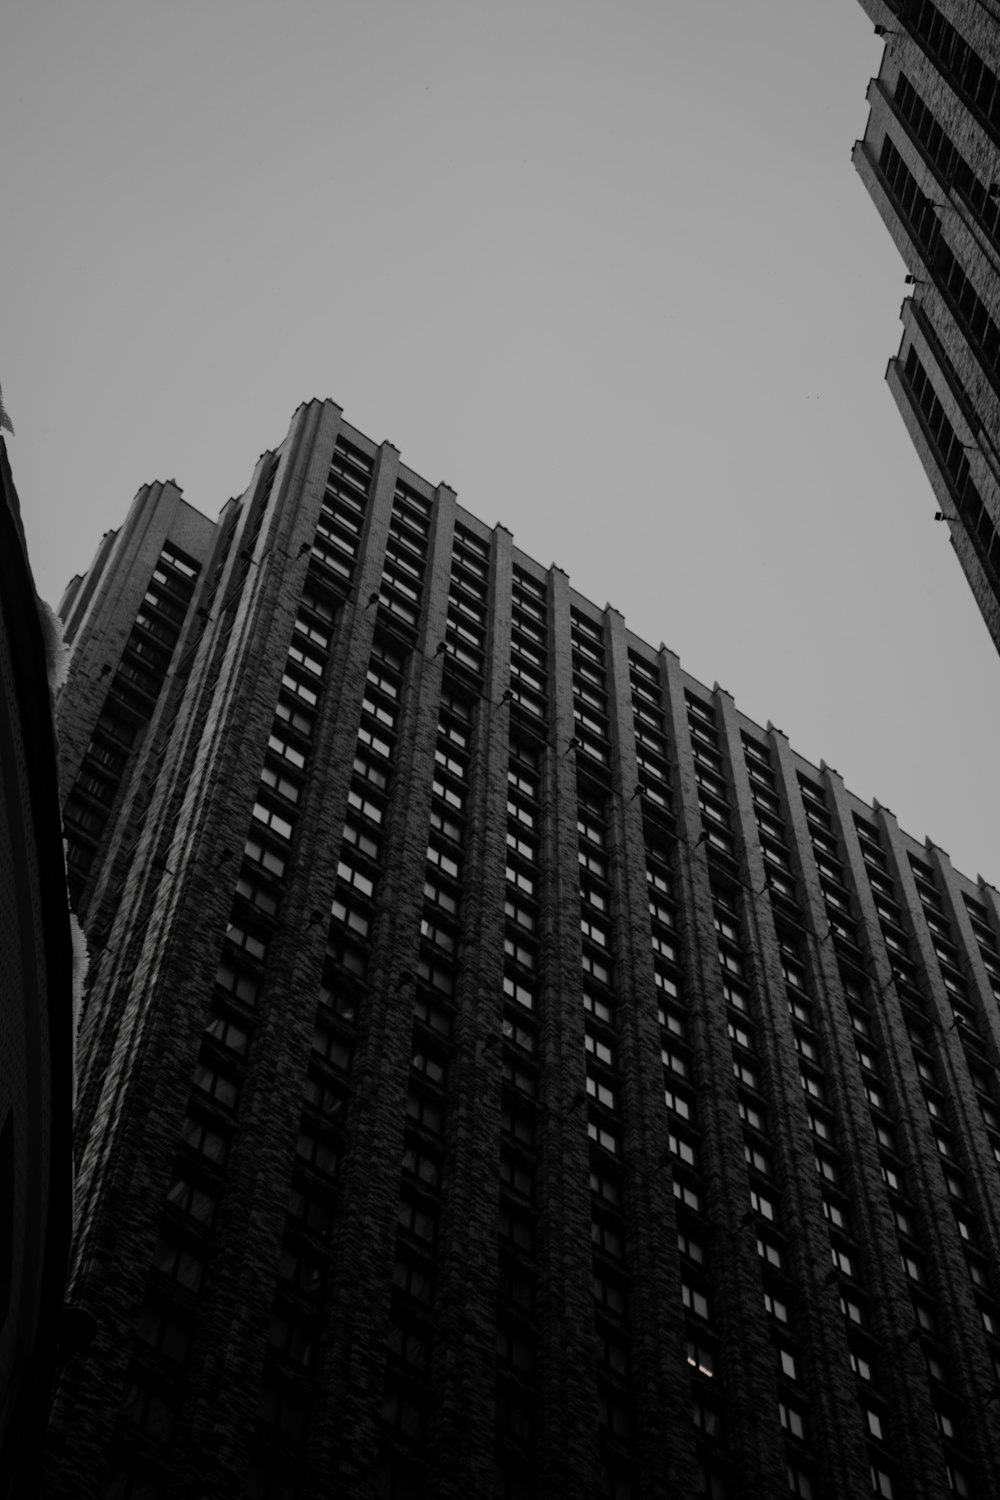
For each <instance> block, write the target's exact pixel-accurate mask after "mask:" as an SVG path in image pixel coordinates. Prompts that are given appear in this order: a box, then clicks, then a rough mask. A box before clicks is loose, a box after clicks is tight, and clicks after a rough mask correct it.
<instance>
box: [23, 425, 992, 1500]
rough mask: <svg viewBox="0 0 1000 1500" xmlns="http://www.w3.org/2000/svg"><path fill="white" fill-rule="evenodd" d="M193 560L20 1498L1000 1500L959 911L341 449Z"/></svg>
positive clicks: (507, 557)
mask: <svg viewBox="0 0 1000 1500" xmlns="http://www.w3.org/2000/svg"><path fill="white" fill-rule="evenodd" d="M118 537H119V538H120V541H118V542H116V545H123V546H128V545H130V538H129V523H128V522H126V525H125V526H124V527H123V528H122V530H121V532H120V533H118ZM202 556H203V564H202V566H201V567H200V570H199V572H198V576H197V580H196V583H195V585H194V588H193V592H192V594H191V598H190V603H189V605H188V609H187V613H186V615H185V617H184V619H183V621H182V622H180V634H179V637H178V643H177V646H176V648H175V656H174V657H173V658H172V660H173V662H174V665H173V666H172V667H171V669H170V671H169V672H168V673H167V675H166V676H165V678H164V682H163V689H162V692H161V694H160V696H159V697H158V698H157V699H156V702H155V704H154V706H153V708H152V710H151V713H150V715H149V718H148V720H147V727H146V729H145V730H144V733H143V737H142V740H141V743H139V744H138V745H137V747H136V751H135V757H134V763H133V767H132V769H131V771H130V779H129V783H128V786H127V788H125V790H124V791H123V793H122V799H121V801H120V803H119V804H118V807H117V811H116V812H115V813H114V815H113V816H112V817H111V818H110V820H109V822H108V826H107V831H106V833H105V835H104V842H103V843H102V845H101V847H100V851H99V853H98V855H97V857H96V858H95V862H94V865H93V869H92V871H91V873H90V874H89V876H88V884H87V888H86V899H87V920H88V922H89V923H90V924H91V925H92V926H93V927H94V928H96V930H97V933H98V940H99V941H98V946H99V957H98V959H97V962H96V964H95V966H94V971H93V976H92V982H91V985H90V989H89V992H88V995H87V997H86V1002H85V1012H84V1021H83V1026H82V1029H81V1042H80V1047H81V1058H80V1066H81V1097H80V1105H79V1110H78V1121H79V1139H78V1160H79V1177H78V1193H77V1220H78V1233H77V1243H76V1247H75V1253H74V1261H73V1270H72V1283H71V1284H72V1293H73V1296H74V1298H75V1299H76V1300H77V1301H79V1302H80V1303H82V1304H84V1305H86V1306H89V1307H91V1308H92V1309H93V1311H94V1313H95V1315H96V1317H97V1320H98V1323H99V1332H98V1335H97V1337H96V1339H95V1340H94V1343H93V1345H92V1346H91V1348H90V1349H89V1350H88V1352H87V1353H86V1355H83V1356H80V1357H79V1358H77V1359H76V1360H75V1361H72V1362H71V1363H70V1364H69V1365H68V1366H67V1367H66V1370H65V1373H64V1375H63V1378H62V1380H61V1382H60V1385H59V1388H58V1392H57V1403H56V1412H55V1417H54V1420H53V1424H52V1427H51V1432H50V1439H49V1445H48V1467H47V1471H46V1480H45V1485H44V1488H43V1494H44V1495H45V1496H46V1497H49V1500H56V1497H69V1496H71V1495H72V1496H74V1497H76V1496H79V1495H95V1496H102V1497H107V1500H111V1497H126V1496H128V1497H134V1500H152V1497H161V1496H162V1497H164V1500H167V1497H177V1500H181V1497H188V1496H192V1495H206V1496H209V1495H221V1494H233V1495H237V1496H244V1495H245V1496H249V1497H254V1500H262V1497H278V1496H281V1497H287V1500H292V1497H302V1500H314V1497H315V1500H319V1497H321V1496H327V1495H329V1494H331V1493H344V1494H350V1495H351V1496H352V1497H357V1500H375V1497H379V1500H388V1497H399V1500H402V1497H417V1496H422V1497H423V1500H450V1497H454V1500H467V1497H469V1496H480V1495H482V1496H489V1495H495V1496H505V1497H512V1500H513V1497H519V1500H520V1497H529V1496H534V1497H539V1500H543V1497H544V1500H548V1497H557V1496H558V1497H574V1500H592V1497H594V1500H596V1497H598V1496H613V1497H616V1500H628V1497H641V1500H646V1497H649V1500H653V1497H655V1500H660V1497H662V1500H667V1497H668V1496H675V1495H685V1496H688V1495H690V1496H700V1495H705V1496H711V1497H714V1500H720V1497H725V1496H733V1497H737V1496H738V1497H744V1496H746V1497H750V1496H753V1497H762V1500H763V1497H767V1500H770V1497H778V1496H782V1497H783V1496H786V1495H787V1494H789V1493H793V1494H798V1495H803V1496H811V1497H813V1500H819V1497H823V1496H826V1497H827V1500H842V1497H852V1500H853V1497H857V1500H861V1497H863V1496H864V1497H867V1496H869V1495H871V1494H872V1493H873V1492H874V1493H877V1494H883V1495H896V1496H897V1497H903V1496H906V1497H919V1500H938V1497H943V1496H945V1495H953V1494H959V1495H969V1496H979V1497H981V1500H987V1497H989V1496H992V1495H994V1494H996V1493H1000V1420H998V1417H997V1408H996V1399H995V1394H994V1393H995V1391H996V1389H997V1385H998V1379H1000V1373H998V1372H1000V1284H998V1282H997V1270H996V1267H997V1265H998V1264H1000V1178H998V1171H1000V1167H998V1163H1000V1087H998V1081H997V1074H996V1062H997V1058H998V1050H997V1049H998V1044H1000V1015H998V1010H997V997H998V996H1000V898H998V897H997V894H996V892H995V891H994V890H993V888H992V887H990V886H988V885H986V884H985V882H983V881H981V880H980V881H970V880H968V879H966V878H965V877H963V876H961V875H959V874H957V873H956V872H955V871H953V870H952V868H951V866H950V863H949V861H948V859H947V856H946V855H944V854H943V853H942V852H941V851H940V850H938V849H937V848H935V847H934V846H931V845H924V844H919V843H917V842H916V841H914V840H913V839H911V838H909V837H908V836H907V835H905V834H903V833H902V832H901V831H900V830H899V829H898V827H897V826H896V824H895V821H894V820H893V818H892V815H891V813H889V812H888V811H887V810H886V809H883V808H879V807H871V806H868V805H866V804H864V803H861V802H860V801H858V799H856V798H854V797H853V796H851V794H850V793H849V792H848V791H847V790H846V789H845V788H844V786H843V784H842V782H841V781H840V778H839V777H838V776H837V773H836V772H835V771H833V770H831V769H830V768H827V767H825V766H822V765H821V766H820V767H818V768H817V767H815V766H812V765H810V764H809V763H808V762H806V761H805V760H803V759H802V758H801V757H799V756H797V755H796V754H795V752H794V751H793V750H792V749H791V748H790V747H789V745H788V744H787V741H786V740H785V738H784V736H783V735H782V734H781V732H780V731H779V730H777V729H775V728H773V727H771V726H768V727H767V728H761V727H760V726H758V725H756V724H754V723H752V722H751V721H750V720H748V719H747V718H745V717H744V716H743V715H741V714H740V713H739V711H738V710H737V708H736V706H735V705H734V704H733V702H732V700H731V699H730V698H729V696H728V695H727V694H726V693H725V692H724V691H723V690H721V689H720V688H718V687H715V688H712V689H709V688H707V687H705V686H704V685H702V684H700V683H698V682H697V681H695V680H694V679H693V678H691V677H690V676H689V675H688V674H687V673H685V672H684V671H683V669H682V668H681V666H680V663H679V662H678V660H677V658H676V657H675V656H674V655H673V654H672V653H671V652H670V651H668V650H667V649H666V648H665V647H662V646H661V647H660V648H659V649H654V648H653V647H651V646H649V645H648V644H646V643H645V642H643V641H642V640H640V639H639V638H638V637H636V636H635V635H633V634H632V632H630V631H629V630H628V627H627V625H626V623H625V621H624V620H623V619H622V617H621V615H620V614H618V613H617V611H615V610H613V609H611V608H610V607H609V608H606V609H603V610H602V609H599V608H597V607H595V606H594V605H593V604H592V603H590V602H589V601H588V600H586V599H584V598H583V597H582V596H580V595H579V594H577V593H576V592H575V591H574V590H573V589H572V587H571V586H570V583H569V580H568V579H567V578H566V576H565V574H564V573H562V572H561V571H560V570H559V569H558V568H555V567H553V568H551V569H544V568H542V567H540V566H539V565H538V564H537V563H536V562H534V561H533V560H532V559H531V558H529V557H527V556H526V555H525V554H523V553H522V552H520V551H519V550H518V549H517V548H516V547H515V546H514V545H513V543H512V540H511V537H510V535H509V533H508V532H506V531H505V530H504V529H503V528H502V527H496V528H494V529H492V530H491V529H490V528H488V527H486V526H484V525H483V524H482V523H481V522H480V521H478V520H477V519H476V518H475V517H474V516H473V515H471V514H470V513H468V512H467V511H465V510H464V509H463V508H462V507H460V506H459V505H458V504H457V500H456V497H455V495H454V494H453V492H452V491H450V490H449V489H448V488H447V487H446V486H443V485H439V486H436V487H435V486H432V485H430V484H428V483H427V482H426V481H425V480H423V479H422V478H420V476H418V475H416V474H415V473H413V472H412V471H411V470H409V469H408V468H406V467H405V465H403V464H402V463H401V462H400V458H399V454H398V453H397V451H396V450H395V448H393V447H392V445H390V444H388V443H382V444H376V443H373V442H372V441H371V440H369V439H368V438H366V437H365V436H364V435H363V434H361V433H359V432H357V431H356V430H354V429H353V428H351V427H349V426H348V425H347V424H346V423H344V421H343V419H342V414H341V411H340V409H339V408H338V407H337V406H335V405H334V404H333V403H331V402H311V403H308V404H307V405H305V406H304V407H302V408H300V410H299V411H298V412H297V413H296V415H295V418H294V419H293V422H292V426H291V429H290V431H289V433H288V436H287V438H286V439H285V441H284V443H283V444H282V445H281V447H280V448H279V449H277V450H276V451H275V452H274V453H273V454H264V455H263V456H262V458H261V460H260V461H259V463H258V466H257V469H256V471H255V474H254V478H253V481H252V483H251V485H250V487H249V489H248V490H247V492H246V494H245V496H243V497H241V498H240V499H239V500H237V501H233V502H230V504H229V505H228V506H227V507H226V508H225V510H224V511H223V514H222V516H221V518H220V521H219V523H218V527H217V528H216V530H215V532H214V534H213V535H212V536H211V537H206V538H205V542H204V548H203V553H202ZM87 590H88V584H87V581H86V580H83V582H82V583H80V584H77V585H76V587H75V589H74V591H73V595H72V598H71V601H70V603H71V607H73V605H74V601H77V600H80V599H83V598H84V597H85V595H86V594H87ZM90 595H91V597H93V598H95V599H96V591H94V590H90ZM118 607H119V606H118V603H117V601H115V600H113V599H111V598H108V599H107V601H106V603H105V604H104V605H101V604H100V603H95V604H94V605H92V606H90V614H89V618H88V622H87V624H86V625H85V626H81V628H80V630H79V631H78V632H77V635H76V649H77V651H78V652H79V653H81V654H80V657H79V659H80V660H81V661H82V660H84V659H87V660H89V659H90V658H89V657H88V656H87V652H88V650H90V646H89V643H88V642H89V636H90V634H91V633H94V634H97V633H99V632H100V631H101V629H102V623H101V613H102V609H108V610H110V609H117V608H118ZM137 608H140V606H138V605H137ZM116 619H118V617H117V616H116ZM131 628H132V626H131V625H130V624H129V621H128V620H127V619H121V620H120V621H119V622H118V624H117V625H116V629H117V630H118V632H119V635H120V636H121V637H122V638H125V639H127V638H128V637H129V633H130V630H131ZM95 691H96V689H95V686H94V676H93V673H92V672H88V673H81V674H80V675H79V676H78V677H76V678H74V679H72V680H71V682H70V684H69V686H68V688H67V690H66V692H65V694H64V698H63V712H65V714H66V715H67V716H69V717H70V718H71V719H72V720H74V722H75V720H76V719H79V720H81V721H82V722H87V715H88V714H92V713H93V705H92V703H91V695H92V694H94V693H95ZM109 872H111V873H110V874H109Z"/></svg>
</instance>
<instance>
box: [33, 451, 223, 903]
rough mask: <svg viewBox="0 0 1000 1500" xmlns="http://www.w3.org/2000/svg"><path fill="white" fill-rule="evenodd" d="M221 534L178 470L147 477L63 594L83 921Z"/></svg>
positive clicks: (68, 779)
mask: <svg viewBox="0 0 1000 1500" xmlns="http://www.w3.org/2000/svg"><path fill="white" fill-rule="evenodd" d="M214 536H215V526H214V525H213V523H212V522H211V521H209V520H208V519H207V517H205V516H203V515H201V514H200V512H198V511H196V510H194V509H193V508H192V507H191V506H190V505H188V504H187V502H186V501H185V500H183V499H182V498H181V492H180V490H179V489H178V488H177V486H176V484H174V483H173V481H172V480H167V482H166V483H165V484H149V485H144V486H143V488H142V489H141V490H140V491H139V493H138V494H137V495H136V497H135V499H134V501H133V502H132V509H131V511H130V512H129V515H128V518H127V519H126V521H125V524H124V526H122V527H121V529H120V530H119V531H109V532H107V533H106V535H105V536H104V537H103V538H102V540H101V544H100V546H99V547H98V549H97V555H96V556H95V558H94V561H93V562H92V563H91V565H90V569H89V571H88V572H87V573H86V575H85V576H83V577H80V576H78V577H76V578H74V579H73V580H72V582H71V583H70V584H69V587H68V588H67V589H66V592H65V594H64V595H63V597H62V599H61V601H60V604H59V614H60V617H61V618H62V621H63V628H64V635H65V641H66V645H67V647H68V649H69V651H70V663H69V670H70V673H71V676H72V681H73V687H72V693H71V694H70V697H71V699H72V708H70V707H69V705H68V704H67V705H66V707H65V708H62V709H61V710H60V714H59V773H60V785H61V786H62V787H63V788H64V789H65V791H66V794H67V795H66V802H65V808H64V818H65V825H66V859H67V866H68V872H69V885H70V894H71V896H72V898H73V905H74V909H75V910H76V911H77V912H78V913H79V915H80V916H81V918H82V919H83V920H84V921H86V920H87V916H88V912H89V910H90V896H91V886H92V876H93V874H94V872H95V871H96V869H97V868H99V866H100V863H101V855H102V853H103V851H104V847H105V833H106V831H107V829H108V827H109V825H110V826H115V825H116V824H117V826H118V828H119V832H120V831H121V820H120V818H119V817H118V816H117V815H118V813H119V810H120V808H121V807H122V805H123V804H124V802H125V800H126V798H127V794H128V789H129V784H130V778H131V773H132V769H133V767H134V764H135V757H136V754H137V752H138V749H139V747H140V746H141V744H142V741H143V737H144V735H145V732H146V728H147V725H148V723H149V719H150V715H151V714H152V712H153V708H154V705H155V704H156V701H157V699H158V697H159V696H160V692H161V689H162V687H163V684H164V681H165V679H166V676H167V673H168V672H169V670H170V668H171V664H172V662H173V660H174V658H175V651H176V647H177V641H178V638H179V636H180V633H181V626H182V625H183V623H184V620H185V619H186V617H187V614H188V606H189V605H190V603H191V597H192V594H193V592H194V588H195V584H196V581H197V578H198V574H199V572H200V570H201V567H202V565H203V563H204V560H205V556H206V554H207V552H208V549H209V547H210V546H211V543H212V540H213V538H214ZM85 683H86V684H87V686H86V687H84V684H85Z"/></svg>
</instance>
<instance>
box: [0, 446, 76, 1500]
mask: <svg viewBox="0 0 1000 1500" xmlns="http://www.w3.org/2000/svg"><path fill="white" fill-rule="evenodd" d="M46 624H48V622H47V621H43V619H42V617H41V615H40V611H39V603H38V599H37V596H36V594H35V585H34V583H33V581H32V577H31V569H30V567H29V566H28V558H27V553H26V551H25V546H24V534H23V531H22V529H21V517H20V510H19V507H18V501H17V494H16V492H15V490H14V483H13V479H12V477H11V472H10V465H9V462H8V459H7V449H6V445H5V444H4V442H3V440H2V439H0V1497H3V1500H7V1497H8V1496H9V1497H11V1500H20V1497H22V1496H26V1495H28V1494H30V1493H31V1491H32V1487H33V1481H34V1478H35V1477H36V1476H35V1467H36V1464H37V1461H38V1455H39V1450H40V1446H41V1441H42V1435H43V1433H44V1430H45V1423H46V1420H47V1416H48V1395H49V1386H50V1382H51V1379H52V1374H53V1370H54V1366H55V1358H56V1348H57V1343H58V1342H59V1341H60V1336H61V1333H62V1332H64V1330H63V1329H62V1321H61V1320H62V1308H63V1296H64V1290H65V1284H66V1273H67V1269H68V1264H69V1249H70V1237H71V1231H72V1163H73V1154H72V1143H71V1125H72V1109H73V943H72V936H71V933H70V915H69V902H68V899H67V895H66V871H65V865H64V863H63V849H62V830H61V826H60V815H59V788H58V783H57V780H56V754H55V733H54V726H53V722H52V699H51V695H50V687H49V682H50V670H51V666H52V658H53V655H54V651H55V643H54V641H53V639H52V637H51V635H50V636H49V637H48V638H47V637H46ZM51 631H52V634H54V633H55V626H54V622H52V624H51Z"/></svg>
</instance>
